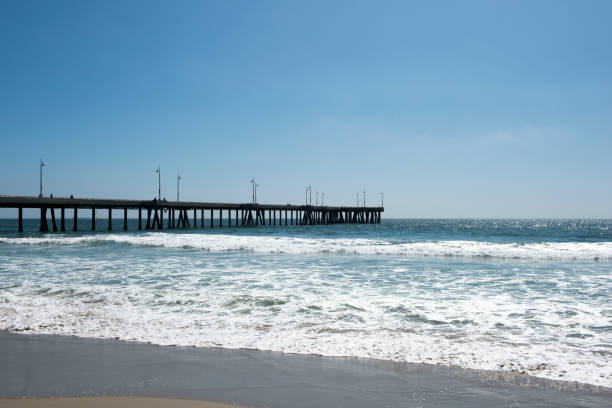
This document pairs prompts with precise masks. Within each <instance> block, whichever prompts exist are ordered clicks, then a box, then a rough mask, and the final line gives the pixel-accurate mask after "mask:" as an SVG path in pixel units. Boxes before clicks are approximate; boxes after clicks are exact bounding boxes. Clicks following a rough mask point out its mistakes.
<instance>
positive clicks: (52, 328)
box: [0, 234, 612, 387]
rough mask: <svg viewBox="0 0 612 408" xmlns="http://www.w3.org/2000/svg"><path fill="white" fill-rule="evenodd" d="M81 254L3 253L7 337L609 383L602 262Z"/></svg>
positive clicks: (0, 296) (609, 336)
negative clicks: (346, 359)
mask: <svg viewBox="0 0 612 408" xmlns="http://www.w3.org/2000/svg"><path fill="white" fill-rule="evenodd" d="M153 235H154V237H153V238H155V239H157V238H159V236H158V235H157V234H153ZM144 238H147V239H151V238H150V237H149V236H145V237H144ZM188 238H189V237H188ZM140 241H142V240H140ZM263 241H264V242H267V241H268V240H263ZM182 242H185V241H182ZM215 242H217V240H215ZM138 245H142V243H139V244H138ZM218 245H219V246H220V247H222V248H228V247H231V246H230V245H227V244H221V243H219V244H218ZM267 251H269V247H268V248H267ZM109 252H110V251H109ZM127 253H130V254H133V251H127ZM78 254H79V252H77V251H74V252H71V253H70V254H68V255H66V254H64V255H58V257H54V258H53V259H48V258H47V256H49V255H50V252H45V253H44V255H42V256H28V257H22V258H19V257H15V256H2V254H1V253H0V265H1V267H0V269H1V270H2V271H4V273H3V275H4V277H5V279H4V282H3V283H2V288H1V289H0V329H9V330H15V331H25V332H30V333H53V334H69V335H77V336H82V337H97V338H115V337H117V338H120V339H124V340H137V341H149V342H152V343H156V344H163V345H167V344H176V345H185V346H187V345H196V346H220V347H227V348H243V347H244V348H254V349H260V350H275V351H283V352H292V353H307V354H321V355H332V356H360V357H372V358H378V359H388V360H395V361H409V362H424V363H434V364H452V365H458V366H461V367H466V368H481V369H495V370H510V371H518V372H526V373H529V374H532V375H536V376H541V377H547V378H552V379H564V380H575V381H580V382H585V383H591V384H597V385H604V386H608V387H610V386H612V370H610V367H611V364H612V329H610V324H611V323H610V322H611V320H612V308H611V307H610V305H609V301H608V300H607V297H606V296H605V293H606V292H607V290H606V288H609V287H610V276H609V273H608V272H606V268H605V267H603V266H602V267H601V268H600V269H599V270H598V271H596V272H593V271H592V270H591V269H589V268H586V269H584V270H583V269H578V268H574V269H570V270H563V269H558V270H557V269H554V268H553V269H551V268H549V267H542V269H541V270H537V269H533V270H529V269H524V268H520V270H518V271H509V270H507V269H501V270H496V269H490V270H478V269H473V268H472V269H468V270H462V269H461V264H455V265H454V266H453V267H452V270H451V271H445V270H444V268H440V267H439V265H440V264H441V265H446V263H445V260H444V259H442V260H440V263H439V264H428V265H430V266H428V267H427V269H426V270H424V269H423V268H422V267H418V268H417V267H415V266H414V264H413V263H410V262H406V261H403V260H401V259H395V258H393V257H387V258H371V259H373V260H374V261H373V262H374V263H375V265H376V267H375V268H368V267H367V264H364V263H363V262H361V261H359V262H357V261H355V262H353V261H351V259H350V258H349V257H340V258H338V257H334V258H326V257H309V256H306V257H300V256H295V257H290V258H291V259H290V260H287V257H274V256H272V257H271V256H259V255H257V254H253V256H252V257H251V256H247V257H245V256H230V257H229V258H227V257H219V256H216V255H215V254H208V253H206V252H202V253H201V254H200V255H198V254H195V255H194V254H191V255H190V256H182V255H181V254H172V255H169V256H163V255H160V256H159V257H157V258H155V257H154V258H153V259H149V256H151V254H147V256H138V254H133V255H134V256H126V253H123V254H121V253H118V254H115V253H107V254H105V255H104V256H101V257H99V258H90V257H87V256H79V255H78ZM338 262H341V263H340V264H339V263H338ZM381 262H384V263H381ZM534 267H537V265H536V266H534Z"/></svg>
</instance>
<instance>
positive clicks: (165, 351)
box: [0, 332, 612, 408]
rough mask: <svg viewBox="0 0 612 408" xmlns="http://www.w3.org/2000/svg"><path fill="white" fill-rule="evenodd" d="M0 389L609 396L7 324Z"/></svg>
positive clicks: (466, 401) (438, 371) (578, 402)
mask: <svg viewBox="0 0 612 408" xmlns="http://www.w3.org/2000/svg"><path fill="white" fill-rule="evenodd" d="M59 397H87V399H83V400H81V399H76V398H67V399H66V398H59ZM91 397H94V398H91ZM100 397H102V398H100ZM109 397H127V398H109ZM135 397H137V398H135ZM0 398H2V399H0V406H1V407H4V406H14V407H43V406H44V407H55V406H77V405H78V406H91V407H111V406H113V407H114V406H125V407H140V406H153V407H161V406H177V407H215V408H217V407H218V408H221V407H222V405H211V404H214V403H213V402H205V401H214V402H215V403H225V404H230V405H240V406H252V407H271V408H275V407H278V408H281V407H295V408H299V407H356V408H358V407H364V408H365V407H412V406H414V407H473V406H486V407H507V406H521V407H536V406H556V407H606V406H612V390H611V389H609V388H603V387H595V386H589V385H585V384H578V383H572V382H563V381H550V380H545V379H539V378H535V377H530V376H526V375H520V374H512V373H504V372H498V371H483V370H464V369H458V368H451V367H442V366H435V365H426V364H408V363H395V362H389V361H381V360H372V359H360V358H342V357H320V356H312V355H296V354H291V355H288V354H283V353H277V352H265V351H255V350H228V349H221V348H195V347H172V346H155V345H150V344H142V343H132V342H123V341H118V340H97V339H82V338H75V337H67V336H49V335H24V334H13V333H7V332H0ZM24 398H26V399H24ZM36 398H52V399H44V400H43V399H39V400H37V399H36ZM53 398H55V399H53ZM143 398H146V399H143ZM149 398H153V399H149ZM16 399H19V401H15V400H16ZM168 399H171V400H168ZM175 399H178V400H175ZM179 400H180V401H179ZM207 404H208V405H207Z"/></svg>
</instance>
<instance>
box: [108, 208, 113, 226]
mask: <svg viewBox="0 0 612 408" xmlns="http://www.w3.org/2000/svg"><path fill="white" fill-rule="evenodd" d="M108 230H109V231H112V230H113V209H112V208H109V209H108Z"/></svg>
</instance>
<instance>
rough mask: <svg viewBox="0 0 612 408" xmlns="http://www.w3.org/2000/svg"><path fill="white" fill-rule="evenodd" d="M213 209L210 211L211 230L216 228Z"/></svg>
mask: <svg viewBox="0 0 612 408" xmlns="http://www.w3.org/2000/svg"><path fill="white" fill-rule="evenodd" d="M213 215H214V214H213V209H212V208H211V209H210V228H215V226H214V225H213Z"/></svg>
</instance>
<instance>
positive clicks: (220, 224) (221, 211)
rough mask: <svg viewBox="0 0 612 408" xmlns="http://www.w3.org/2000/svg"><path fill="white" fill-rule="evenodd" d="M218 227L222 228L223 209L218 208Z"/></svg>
mask: <svg viewBox="0 0 612 408" xmlns="http://www.w3.org/2000/svg"><path fill="white" fill-rule="evenodd" d="M219 227H223V209H221V208H219Z"/></svg>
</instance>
